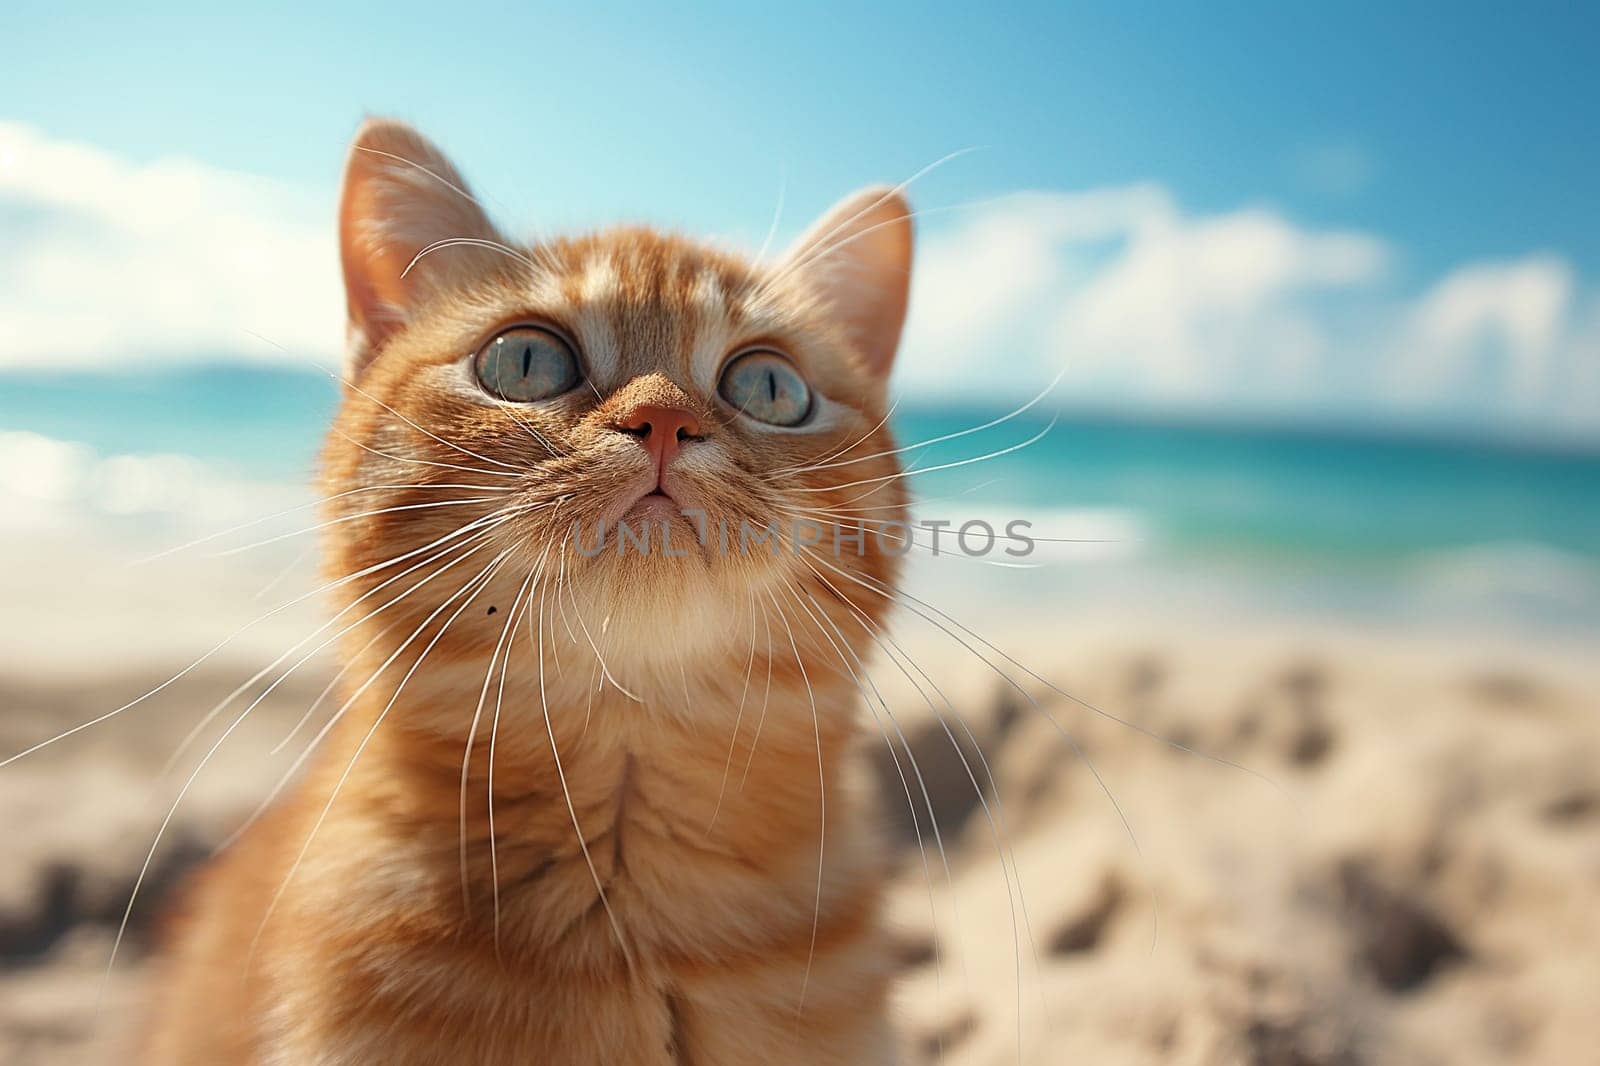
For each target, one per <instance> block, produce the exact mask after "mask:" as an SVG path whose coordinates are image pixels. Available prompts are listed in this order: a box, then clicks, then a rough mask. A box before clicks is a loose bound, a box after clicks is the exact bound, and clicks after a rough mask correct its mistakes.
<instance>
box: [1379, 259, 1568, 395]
mask: <svg viewBox="0 0 1600 1066" xmlns="http://www.w3.org/2000/svg"><path fill="white" fill-rule="evenodd" d="M1573 288H1574V282H1573V277H1572V270H1571V268H1570V267H1568V266H1567V264H1566V263H1564V262H1562V261H1561V260H1560V259H1557V258H1555V257H1554V256H1549V255H1539V256H1530V257H1528V258H1526V259H1521V260H1516V261H1513V262H1506V263H1478V264H1473V265H1470V266H1465V267H1461V268H1459V269H1457V270H1455V271H1453V272H1452V273H1450V274H1449V275H1448V276H1446V277H1444V278H1443V279H1441V280H1440V281H1439V282H1438V283H1436V284H1435V285H1434V286H1433V287H1432V288H1431V289H1430V290H1428V292H1427V293H1426V294H1424V295H1423V297H1422V299H1421V300H1420V301H1419V302H1418V304H1417V306H1416V309H1415V310H1414V311H1413V313H1412V317H1411V322H1410V337H1409V345H1408V346H1409V348H1410V350H1411V352H1412V357H1411V358H1410V359H1409V360H1407V361H1406V362H1405V363H1404V364H1403V374H1402V378H1401V386H1402V387H1403V388H1405V389H1407V390H1409V391H1410V392H1411V393H1412V394H1413V395H1415V394H1419V393H1420V394H1427V393H1437V392H1439V391H1442V390H1446V389H1448V388H1450V387H1451V386H1452V385H1455V384H1458V383H1459V379H1460V377H1461V376H1462V374H1463V373H1465V372H1468V371H1469V370H1470V369H1472V368H1471V366H1470V364H1471V363H1472V362H1474V361H1475V357H1482V358H1486V359H1488V360H1492V361H1495V362H1498V363H1500V364H1502V366H1501V368H1500V369H1501V371H1502V373H1501V374H1500V375H1499V376H1500V377H1501V379H1502V380H1503V383H1504V384H1505V386H1506V387H1507V389H1508V391H1509V393H1510V397H1509V398H1510V399H1511V400H1512V401H1514V402H1516V403H1518V404H1521V405H1524V406H1526V405H1530V404H1534V403H1536V402H1537V401H1538V400H1539V399H1540V398H1541V397H1542V396H1544V395H1546V394H1547V390H1548V389H1549V386H1550V384H1551V381H1550V377H1551V374H1552V372H1554V371H1556V370H1557V369H1558V368H1557V367H1555V366H1554V365H1553V364H1554V361H1555V358H1556V355H1557V351H1558V346H1559V345H1560V344H1561V342H1562V341H1563V340H1564V336H1563V332H1564V329H1565V327H1566V325H1567V323H1568V322H1569V321H1570V320H1571V309H1572V301H1573Z"/></svg>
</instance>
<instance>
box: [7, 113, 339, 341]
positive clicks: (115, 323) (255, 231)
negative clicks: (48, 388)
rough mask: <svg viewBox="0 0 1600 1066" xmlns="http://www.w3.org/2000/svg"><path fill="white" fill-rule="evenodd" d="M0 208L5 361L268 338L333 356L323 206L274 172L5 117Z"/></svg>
mask: <svg viewBox="0 0 1600 1066" xmlns="http://www.w3.org/2000/svg"><path fill="white" fill-rule="evenodd" d="M0 221H3V222H4V225H5V228H6V230H7V231H8V237H7V239H6V247H5V251H4V254H3V257H0V366H50V365H63V364H73V365H84V364H94V365H114V364H116V363H117V362H118V361H119V360H127V359H139V360H146V359H150V358H175V357H176V358H219V357H220V358H227V357H232V356H237V355H240V354H248V355H260V356H263V357H269V358H270V357H277V356H279V355H281V353H280V352H279V350H278V349H277V348H275V347H274V346H273V345H274V344H276V345H281V346H282V347H283V348H286V349H288V350H289V351H291V352H293V353H294V354H295V355H298V356H311V357H313V358H318V359H321V360H325V361H329V362H332V361H333V360H334V358H335V355H336V353H337V351H338V348H339V345H340V343H341V340H342V336H343V334H342V322H343V307H342V299H341V296H340V288H339V285H340V282H339V275H338V268H337V259H336V253H335V247H334V241H333V233H332V230H333V223H332V219H331V210H329V211H325V212H321V213H319V212H317V211H316V210H314V209H307V207H306V205H304V204H303V203H301V202H300V200H299V199H298V198H297V197H296V195H295V193H294V191H293V190H291V189H287V188H284V187H282V186H279V185H277V184H275V183H273V182H269V181H266V180H264V179H261V178H256V177H252V176H249V175H244V174H235V173H230V172H228V171H223V170H218V169H216V168H213V167H208V166H204V165H202V164H199V163H193V162H188V161H184V160H162V161H157V162H152V163H144V164H140V163H132V162H129V161H127V160H125V159H121V158H118V157H117V156H114V155H111V154H109V153H107V152H104V151H101V150H99V149H97V148H94V147H92V146H89V145H83V144H75V143H71V142H65V141H59V140H52V139H50V138H48V137H46V136H44V135H42V134H40V133H38V132H37V131H35V130H33V129H32V128H30V127H28V126H25V125H21V124H18V123H0ZM252 334H258V335H259V336H261V337H266V338H269V339H270V341H271V342H273V343H270V344H269V343H264V342H262V341H261V340H259V339H257V338H256V337H255V336H252Z"/></svg>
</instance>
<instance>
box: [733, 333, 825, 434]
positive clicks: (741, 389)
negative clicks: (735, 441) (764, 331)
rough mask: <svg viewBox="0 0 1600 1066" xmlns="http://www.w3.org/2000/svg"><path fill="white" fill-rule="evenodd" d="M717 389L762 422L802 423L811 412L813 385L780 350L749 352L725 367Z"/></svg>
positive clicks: (795, 424)
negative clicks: (780, 353) (808, 383)
mask: <svg viewBox="0 0 1600 1066" xmlns="http://www.w3.org/2000/svg"><path fill="white" fill-rule="evenodd" d="M717 391H718V392H720V393H721V394H722V398H723V399H724V400H727V401H728V402H729V403H731V404H732V405H733V406H735V407H737V408H738V409H739V410H740V411H742V412H744V413H745V414H747V415H749V416H750V417H751V418H754V419H755V420H756V421H758V422H766V423H769V424H770V425H774V426H798V425H799V424H800V423H802V422H804V421H805V420H806V417H807V416H808V415H810V414H811V386H809V385H807V384H806V379H805V378H803V377H801V376H800V372H799V371H798V370H796V369H795V368H794V364H792V363H790V362H789V360H787V359H785V358H784V357H783V356H781V355H779V354H778V353H777V352H769V351H754V352H746V353H744V354H743V355H741V356H739V357H738V358H736V359H734V360H733V361H732V362H730V363H729V364H728V365H727V367H725V368H724V369H723V371H722V380H721V381H720V382H718V383H717Z"/></svg>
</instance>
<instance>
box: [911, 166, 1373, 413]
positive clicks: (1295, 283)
mask: <svg viewBox="0 0 1600 1066" xmlns="http://www.w3.org/2000/svg"><path fill="white" fill-rule="evenodd" d="M1388 258H1389V252H1388V250H1387V248H1386V247H1385V245H1384V244H1383V242H1381V241H1379V240H1378V239H1376V238H1374V237H1371V236H1368V235H1365V234H1359V233H1349V232H1341V231H1327V232H1308V231H1305V230H1301V229H1299V228H1297V227H1296V226H1294V225H1293V224H1292V223H1290V222H1288V221H1287V220H1285V219H1284V218H1282V217H1281V216H1279V215H1277V214H1275V213H1274V212H1272V211H1268V210H1265V209H1251V210H1244V211H1237V212H1233V213H1229V214H1223V215H1213V216H1188V215H1185V214H1184V213H1183V212H1182V211H1181V210H1180V209H1179V208H1178V206H1177V205H1176V203H1175V202H1174V200H1173V198H1172V197H1171V195H1170V194H1169V193H1167V192H1166V191H1165V190H1163V189H1162V188H1161V187H1159V186H1156V185H1139V186H1133V187H1127V188H1121V189H1107V190H1099V191H1094V192H1087V193H1031V194H1027V195H1025V196H1021V197H1015V198H1009V199H1008V200H1006V201H1003V202H1002V203H1000V204H997V205H992V206H988V207H985V208H983V209H980V210H979V211H977V212H976V213H975V214H974V215H973V216H972V217H971V218H969V219H967V220H966V221H964V222H963V223H962V224H960V225H959V226H957V227H955V228H954V229H951V230H949V231H946V232H945V233H942V234H938V235H935V236H934V237H933V238H931V239H930V240H929V241H928V242H927V247H926V249H925V251H924V254H923V256H922V257H921V259H920V261H919V263H918V270H919V274H918V277H917V281H916V289H915V295H914V301H913V305H912V314H911V321H910V325H909V327H908V331H907V345H906V347H907V366H906V371H907V374H908V384H910V385H912V386H913V387H919V386H920V387H923V388H933V389H937V388H941V387H944V388H954V389H960V390H962V391H965V390H968V389H977V390H983V391H996V387H997V386H1001V385H1004V384H1005V383H1006V382H1007V381H1008V379H1014V378H1015V377H1018V376H1025V377H1033V378H1035V379H1037V378H1039V377H1041V376H1042V377H1043V378H1045V379H1048V378H1050V377H1053V376H1054V374H1055V371H1056V369H1058V368H1064V369H1065V370H1066V373H1067V378H1066V381H1067V387H1068V389H1087V390H1089V391H1091V392H1095V393H1107V394H1110V395H1115V396H1119V397H1122V398H1130V399H1139V400H1141V401H1146V402H1157V403H1196V402H1202V401H1204V400H1205V399H1206V398H1207V397H1216V398H1226V397H1227V396H1228V394H1229V393H1230V391H1232V390H1233V385H1232V378H1231V375H1233V374H1237V373H1249V374H1250V375H1251V379H1250V381H1251V386H1252V388H1255V389H1257V390H1266V389H1267V388H1268V386H1271V387H1276V388H1294V387H1297V386H1298V385H1299V383H1301V381H1302V379H1303V378H1304V373H1303V369H1304V366H1305V364H1306V363H1307V361H1308V360H1311V359H1314V358H1316V357H1317V356H1318V355H1319V354H1320V353H1321V351H1322V349H1323V347H1324V338H1323V330H1322V328H1321V324H1320V323H1319V322H1317V321H1316V319H1315V318H1314V316H1313V315H1312V314H1311V313H1310V312H1309V311H1305V310H1302V309H1300V308H1299V307H1298V306H1297V303H1296V301H1297V300H1299V299H1300V298H1301V297H1303V296H1305V295H1307V294H1312V293H1315V292H1318V291H1320V290H1329V289H1334V290H1337V289H1345V288H1350V287H1354V286H1363V285H1366V284H1368V283H1370V282H1373V281H1375V280H1377V279H1378V278H1380V277H1381V276H1382V274H1383V271H1384V269H1385V265H1386V263H1387V260H1388ZM997 348H998V349H999V350H1001V351H1003V352H1004V353H1005V354H1004V355H1003V356H999V357H998V359H999V361H997V359H996V357H995V356H993V355H989V354H986V353H991V352H995V351H996V350H997ZM1017 353H1027V355H1026V356H1024V357H1023V359H1024V361H1025V365H1022V366H1018V354H1017ZM1017 371H1022V372H1023V373H1021V374H1017V373H1016V372H1017ZM1013 387H1014V385H1013Z"/></svg>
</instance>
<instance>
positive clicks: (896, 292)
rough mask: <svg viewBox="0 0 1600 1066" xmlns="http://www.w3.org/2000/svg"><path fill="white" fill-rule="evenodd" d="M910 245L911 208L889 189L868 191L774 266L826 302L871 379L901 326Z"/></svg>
mask: <svg viewBox="0 0 1600 1066" xmlns="http://www.w3.org/2000/svg"><path fill="white" fill-rule="evenodd" d="M911 247H912V233H911V208H910V207H909V206H908V205H907V204H906V201H905V199H904V197H902V196H901V195H900V193H899V192H898V191H897V190H895V189H891V188H888V187H887V186H874V187H872V188H868V189H862V190H861V191H860V192H857V193H855V194H854V195H851V196H847V197H845V198H844V199H843V200H841V201H839V202H838V203H837V204H835V205H834V206H833V208H832V209H831V210H829V211H828V213H827V214H825V215H823V216H822V218H821V219H820V220H818V221H817V223H816V224H815V225H813V226H812V227H811V229H810V230H809V231H808V232H807V233H806V235H805V236H803V237H801V238H800V239H799V240H798V241H796V242H795V245H794V247H793V248H791V249H790V250H789V252H788V253H787V254H786V255H785V257H784V262H783V264H782V265H781V266H780V267H779V269H780V270H793V271H794V272H795V273H796V274H797V275H799V276H800V277H801V279H802V280H803V281H804V282H805V283H806V284H807V285H809V286H810V287H811V289H812V290H813V291H814V292H816V293H817V294H818V295H820V296H821V297H822V298H823V299H824V300H825V301H827V303H828V306H829V307H830V308H831V310H832V312H833V314H834V315H835V316H836V318H837V319H838V321H839V322H840V323H841V324H842V325H843V326H844V328H845V330H846V332H847V333H848V334H849V336H850V338H851V340H853V341H854V342H855V344H856V347H857V350H858V351H859V352H860V354H861V357H862V359H864V360H865V362H866V365H867V368H868V369H869V370H871V371H872V372H873V373H874V374H876V375H877V376H878V377H879V378H886V377H888V375H889V370H890V368H891V367H892V366H893V365H894V353H895V348H896V346H898V345H899V343H900V327H901V326H902V325H904V324H905V318H906V302H907V300H908V299H909V298H910V293H911Z"/></svg>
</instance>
